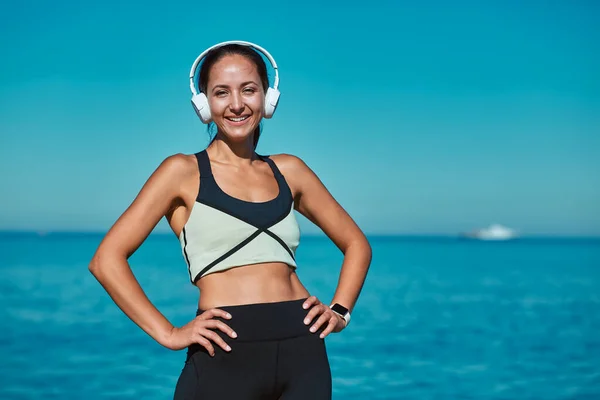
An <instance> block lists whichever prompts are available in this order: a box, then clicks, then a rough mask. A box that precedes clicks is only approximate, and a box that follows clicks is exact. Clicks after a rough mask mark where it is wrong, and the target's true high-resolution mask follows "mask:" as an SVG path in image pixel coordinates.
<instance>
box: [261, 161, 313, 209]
mask: <svg viewBox="0 0 600 400" xmlns="http://www.w3.org/2000/svg"><path fill="white" fill-rule="evenodd" d="M270 157H271V159H272V160H273V161H274V162H275V164H276V165H277V168H278V169H279V170H280V171H281V173H282V175H283V176H284V177H285V180H286V182H287V183H288V185H289V186H290V189H291V190H292V193H293V195H294V199H296V203H297V204H298V202H299V201H300V198H301V197H302V196H303V195H304V194H305V193H307V192H314V191H315V190H317V191H321V190H322V189H325V187H324V186H323V183H322V182H321V180H320V179H319V177H318V176H317V175H316V174H315V173H314V172H313V171H312V169H310V167H309V166H308V165H307V164H306V163H305V162H304V160H302V159H301V158H300V157H298V156H294V155H291V154H275V155H272V156H270Z"/></svg>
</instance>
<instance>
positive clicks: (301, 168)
mask: <svg viewBox="0 0 600 400" xmlns="http://www.w3.org/2000/svg"><path fill="white" fill-rule="evenodd" d="M273 160H274V161H276V162H277V164H278V167H279V169H280V170H281V172H282V173H283V174H284V175H285V177H286V180H287V181H288V183H289V184H290V186H292V191H293V192H294V199H295V203H296V209H297V210H298V212H300V213H301V214H302V215H304V216H305V217H306V218H308V219H309V220H310V221H311V222H313V223H314V224H315V225H317V226H318V227H319V228H321V230H322V231H323V232H324V233H325V234H326V235H327V236H328V237H329V238H330V239H331V240H332V241H333V243H335V245H336V246H337V247H338V248H339V249H340V250H341V251H342V253H343V254H344V261H343V264H342V268H341V272H340V279H339V283H338V286H337V288H336V290H335V294H334V296H333V299H332V301H331V303H332V304H333V303H339V304H341V305H343V306H344V307H346V308H347V309H348V310H352V309H353V308H354V305H355V304H356V301H357V299H358V296H359V294H360V291H361V289H362V286H363V284H364V281H365V278H366V275H367V271H368V269H369V265H370V263H371V246H370V244H369V242H368V240H367V238H366V237H365V235H364V234H363V232H362V231H361V230H360V228H359V227H358V226H357V225H356V223H355V222H354V221H353V220H352V218H351V217H350V215H348V213H347V212H346V210H344V209H343V208H342V206H341V205H340V204H339V203H338V202H337V201H336V200H335V199H334V198H333V196H332V195H331V194H330V193H329V191H328V190H327V188H326V187H325V186H324V185H323V183H322V182H321V180H320V179H319V178H318V177H317V175H316V174H315V173H314V172H313V171H312V170H311V169H310V168H309V167H308V166H307V165H306V164H305V163H304V162H303V161H302V160H301V159H299V158H298V157H295V156H291V155H284V154H282V155H278V156H274V157H273Z"/></svg>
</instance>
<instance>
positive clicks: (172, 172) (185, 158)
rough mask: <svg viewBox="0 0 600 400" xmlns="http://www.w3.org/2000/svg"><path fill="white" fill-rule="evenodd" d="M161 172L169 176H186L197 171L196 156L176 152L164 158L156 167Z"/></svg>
mask: <svg viewBox="0 0 600 400" xmlns="http://www.w3.org/2000/svg"><path fill="white" fill-rule="evenodd" d="M157 171H160V172H161V174H163V175H165V176H167V177H169V178H177V177H178V178H187V177H190V176H192V175H194V174H195V173H196V172H197V171H198V164H197V162H196V156H195V155H193V154H182V153H177V154H173V155H171V156H168V157H167V158H165V159H164V160H163V161H162V162H161V163H160V165H159V166H158V168H157Z"/></svg>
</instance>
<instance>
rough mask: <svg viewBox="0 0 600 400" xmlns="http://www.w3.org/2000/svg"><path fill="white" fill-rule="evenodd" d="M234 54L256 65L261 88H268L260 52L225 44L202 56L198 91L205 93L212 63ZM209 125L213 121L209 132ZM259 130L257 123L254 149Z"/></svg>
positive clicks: (267, 78) (265, 69) (265, 70)
mask: <svg viewBox="0 0 600 400" xmlns="http://www.w3.org/2000/svg"><path fill="white" fill-rule="evenodd" d="M234 54H236V55H240V56H243V57H246V58H247V59H248V60H250V61H251V62H252V63H253V64H254V65H255V66H256V70H257V71H258V76H260V80H261V83H262V86H263V90H264V91H265V93H266V91H267V89H268V88H269V77H268V76H267V66H266V65H265V61H264V60H263V58H262V57H261V56H260V54H258V52H256V51H254V50H253V49H252V48H251V47H248V46H244V45H240V44H226V45H225V46H221V47H217V48H216V49H213V50H211V51H210V52H208V54H207V55H206V56H205V57H204V60H203V62H202V66H201V67H200V74H199V82H198V86H199V88H200V91H202V92H203V93H205V94H206V89H207V85H208V74H209V72H210V70H211V68H212V67H213V65H215V64H216V63H217V61H219V60H220V59H222V58H223V57H225V56H228V55H234ZM211 125H213V123H211V124H210V125H209V126H208V130H209V132H210V128H211ZM260 131H261V127H260V125H258V126H257V127H256V129H255V130H254V148H255V149H256V145H257V144H258V138H259V137H260ZM215 138H216V135H215ZM215 138H213V139H212V140H211V143H212V141H214V140H215Z"/></svg>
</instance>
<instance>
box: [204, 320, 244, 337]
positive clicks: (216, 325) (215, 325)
mask: <svg viewBox="0 0 600 400" xmlns="http://www.w3.org/2000/svg"><path fill="white" fill-rule="evenodd" d="M202 325H203V326H204V327H205V328H212V329H219V330H220V331H222V332H225V333H226V334H227V335H229V336H230V337H232V338H234V339H235V338H236V337H237V333H236V332H235V331H234V330H233V329H231V328H230V327H229V325H226V324H225V323H224V322H222V321H219V320H217V319H211V320H208V321H205V322H203V323H202Z"/></svg>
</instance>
